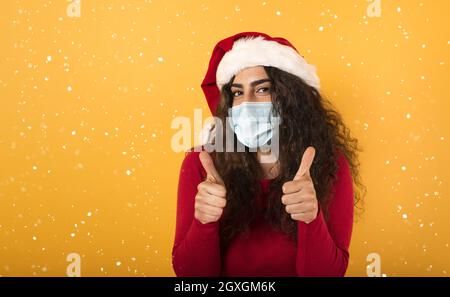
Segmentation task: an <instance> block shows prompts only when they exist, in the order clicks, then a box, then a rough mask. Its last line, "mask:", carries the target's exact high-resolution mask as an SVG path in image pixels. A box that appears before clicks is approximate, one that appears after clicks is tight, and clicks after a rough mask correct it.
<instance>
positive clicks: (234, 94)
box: [233, 91, 241, 97]
mask: <svg viewBox="0 0 450 297" xmlns="http://www.w3.org/2000/svg"><path fill="white" fill-rule="evenodd" d="M237 93H241V91H236V92H233V97H236V96H239V95H236V94H237Z"/></svg>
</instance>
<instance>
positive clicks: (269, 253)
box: [172, 152, 353, 276]
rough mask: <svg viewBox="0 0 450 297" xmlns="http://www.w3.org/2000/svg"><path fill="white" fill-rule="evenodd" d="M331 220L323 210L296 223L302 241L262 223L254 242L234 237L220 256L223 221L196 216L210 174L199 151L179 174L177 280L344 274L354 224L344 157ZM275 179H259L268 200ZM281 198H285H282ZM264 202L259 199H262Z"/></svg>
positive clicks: (252, 232)
mask: <svg viewBox="0 0 450 297" xmlns="http://www.w3.org/2000/svg"><path fill="white" fill-rule="evenodd" d="M338 165H339V169H338V172H337V180H336V182H335V184H334V187H333V190H334V193H333V196H332V200H331V201H330V204H329V208H328V212H329V213H328V220H327V221H326V220H325V218H324V216H323V214H322V211H321V209H320V207H319V212H318V215H317V218H316V219H315V220H314V221H312V222H311V223H309V224H306V223H304V222H301V221H297V227H298V228H297V242H293V241H292V240H291V239H289V238H288V237H287V235H286V234H283V233H281V232H278V231H275V230H273V229H272V228H270V226H269V225H268V224H267V223H266V222H264V221H263V219H259V221H257V224H253V227H252V229H250V236H249V238H244V237H243V236H239V235H238V236H237V237H235V238H234V239H233V240H232V242H231V243H230V246H229V248H228V249H227V251H226V252H225V254H224V257H223V258H221V256H220V244H219V241H220V238H219V222H213V223H207V224H203V223H201V222H200V221H198V220H197V219H196V218H195V217H194V200H195V195H196V194H197V185H198V184H199V183H200V182H202V181H203V180H204V179H205V177H206V173H205V170H204V169H203V167H202V164H201V163H200V159H199V153H198V152H189V153H187V154H186V156H185V158H184V160H183V163H182V165H181V170H180V178H179V184H178V203H177V219H176V231H175V241H174V245H173V249H172V265H173V269H174V271H175V273H176V275H177V276H344V274H345V271H346V270H347V265H348V259H349V252H348V248H349V245H350V238H351V233H352V226H353V185H352V177H351V173H350V168H349V166H348V161H347V159H346V158H345V156H344V155H343V154H341V155H340V157H339V159H338ZM270 182H271V180H269V179H265V180H260V185H261V187H262V189H263V195H261V197H258V198H259V199H265V198H266V197H267V196H266V194H267V189H268V186H269V184H270ZM280 199H281V197H280ZM257 201H259V200H257Z"/></svg>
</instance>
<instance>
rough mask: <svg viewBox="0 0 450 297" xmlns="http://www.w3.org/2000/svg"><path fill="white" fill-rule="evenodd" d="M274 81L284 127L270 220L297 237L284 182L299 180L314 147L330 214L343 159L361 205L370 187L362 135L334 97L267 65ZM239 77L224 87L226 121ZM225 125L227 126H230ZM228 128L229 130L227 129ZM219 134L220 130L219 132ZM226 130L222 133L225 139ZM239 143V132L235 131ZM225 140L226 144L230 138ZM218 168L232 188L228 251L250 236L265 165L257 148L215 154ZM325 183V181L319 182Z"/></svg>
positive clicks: (224, 225)
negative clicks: (363, 172)
mask: <svg viewBox="0 0 450 297" xmlns="http://www.w3.org/2000/svg"><path fill="white" fill-rule="evenodd" d="M264 69H265V71H266V73H267V75H268V77H269V79H270V81H271V84H272V87H271V88H270V91H271V96H272V103H273V107H274V110H275V112H276V113H277V114H278V115H279V116H280V117H281V122H280V126H279V156H278V162H279V166H280V167H279V175H278V176H277V177H276V178H275V179H274V180H273V181H272V183H271V185H270V189H269V198H268V199H267V202H266V203H267V204H266V208H265V209H266V211H265V213H264V214H263V215H264V218H265V220H266V221H267V222H268V223H269V224H270V225H271V226H272V227H273V228H274V229H275V230H278V231H281V232H284V233H286V234H288V235H289V237H290V238H292V239H293V240H295V239H296V235H297V232H296V228H297V225H296V224H295V221H294V220H292V219H291V217H290V215H289V214H288V213H287V212H286V211H285V210H284V206H283V204H282V202H281V199H280V197H281V195H282V192H281V188H282V185H283V184H284V183H285V182H287V181H290V180H292V179H293V178H294V176H295V173H296V172H297V170H298V167H299V164H300V157H301V155H302V154H303V152H304V151H305V149H306V148H307V147H308V146H313V147H314V148H315V150H316V154H315V158H314V162H313V164H312V166H311V169H310V174H311V177H312V180H313V182H314V187H315V190H316V195H317V199H318V201H319V203H320V207H321V209H322V210H323V214H324V216H325V218H327V205H328V202H329V200H330V195H331V194H330V191H331V189H332V186H333V182H334V181H335V180H336V172H337V169H338V164H337V157H338V154H339V153H340V152H341V153H343V154H344V155H345V157H346V159H347V161H348V163H349V167H350V170H351V174H352V178H353V183H354V184H355V185H356V189H354V193H355V197H354V201H355V206H356V208H358V209H360V210H361V209H362V208H361V207H359V205H360V204H361V203H362V198H363V197H364V195H365V186H364V185H363V184H362V182H361V179H360V175H359V162H358V151H362V150H361V148H359V146H358V141H357V139H355V138H353V137H351V135H350V130H349V129H348V128H347V127H346V126H345V124H344V122H343V119H342V117H341V116H340V115H339V113H338V112H336V111H335V108H334V107H333V105H332V104H331V102H329V101H328V100H326V99H324V98H323V97H322V96H321V94H320V93H319V92H318V91H317V90H316V89H315V88H314V87H311V86H309V85H308V84H306V83H305V81H304V80H302V79H301V78H299V77H297V76H295V75H292V74H290V73H288V72H285V71H283V70H280V69H278V68H275V67H271V66H264ZM234 78H235V77H234V76H233V77H232V78H231V79H230V81H229V82H228V83H227V84H225V85H224V86H223V87H222V90H221V99H220V102H219V104H218V107H217V110H216V117H217V118H219V119H220V120H221V121H222V123H226V117H227V116H228V109H229V108H230V107H231V106H232V102H233V94H232V92H231V84H232V83H233V81H234ZM224 126H225V125H224ZM224 129H225V128H224ZM216 132H217V131H216ZM225 134H226V133H222V135H224V137H225ZM234 138H235V143H236V135H235V134H234ZM224 143H225V142H224ZM211 156H212V158H213V160H214V163H215V166H216V169H217V171H218V173H219V174H220V176H221V177H222V179H223V181H224V183H225V187H226V189H227V197H226V199H227V206H226V207H225V209H224V212H223V214H222V217H221V220H220V238H221V246H222V249H221V250H222V252H224V250H226V248H227V246H228V244H229V243H230V241H231V240H232V239H233V238H234V237H235V236H236V235H237V234H239V233H240V232H244V233H246V234H248V231H249V227H250V226H251V224H252V222H253V220H254V219H255V218H256V216H257V214H256V209H255V199H256V197H257V195H259V193H260V191H261V189H260V188H259V186H258V179H260V178H261V176H262V168H261V166H260V163H259V162H258V160H257V156H256V153H255V152H249V150H248V148H246V150H245V152H227V151H224V152H218V151H216V152H213V153H212V154H211ZM318 181H320V182H318Z"/></svg>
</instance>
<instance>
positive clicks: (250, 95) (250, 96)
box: [243, 91, 256, 102]
mask: <svg viewBox="0 0 450 297" xmlns="http://www.w3.org/2000/svg"><path fill="white" fill-rule="evenodd" d="M254 101H256V97H255V94H253V92H248V91H247V92H245V93H244V100H243V102H254Z"/></svg>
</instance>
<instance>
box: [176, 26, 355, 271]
mask: <svg viewBox="0 0 450 297" xmlns="http://www.w3.org/2000/svg"><path fill="white" fill-rule="evenodd" d="M202 89H203V91H204V93H205V95H206V98H207V101H208V105H209V107H210V109H211V112H212V113H213V114H214V115H215V116H216V117H217V118H218V119H220V120H221V122H222V123H227V122H226V118H227V117H229V118H230V123H231V125H229V126H227V124H224V125H223V129H225V128H226V127H231V129H232V131H233V132H234V133H233V138H234V140H237V143H240V144H243V145H244V146H245V151H244V152H242V151H227V150H222V151H219V150H217V151H215V152H211V153H208V152H207V151H205V150H203V151H202V152H197V151H191V152H188V153H187V154H186V156H185V159H184V161H183V163H182V166H181V170H180V177H179V186H178V205H177V224H176V234H175V241H174V245H173V250H172V257H173V259H172V260H173V261H172V264H173V268H174V271H175V273H176V274H177V275H178V276H344V274H345V272H346V269H347V266H348V260H349V252H348V249H349V245H350V239H351V233H352V226H353V214H354V212H353V209H354V205H355V204H356V202H358V201H359V200H360V198H361V197H360V196H361V195H360V194H359V193H358V192H354V189H353V182H355V184H356V185H358V186H359V187H360V188H363V185H362V184H361V183H360V181H359V175H358V162H357V151H358V150H359V148H358V145H357V140H356V139H354V138H351V137H350V132H349V130H348V129H347V128H346V127H345V125H344V124H343V121H342V119H341V117H340V116H339V114H338V113H337V112H335V111H334V110H333V108H332V106H331V104H330V103H329V102H328V101H326V100H325V99H323V98H322V97H321V95H320V93H319V79H318V77H317V75H316V72H315V67H314V66H312V65H309V64H308V63H307V62H306V61H305V60H304V59H303V57H302V56H300V55H299V54H298V52H297V50H296V49H295V48H294V46H292V44H290V43H289V42H288V41H287V40H285V39H283V38H273V37H270V36H269V35H267V34H264V33H259V32H242V33H239V34H236V35H233V36H231V37H228V38H225V39H223V40H221V41H220V42H219V43H218V44H217V45H216V46H215V48H214V51H213V54H212V57H211V60H210V64H209V68H208V71H207V74H206V77H205V79H204V80H203V83H202ZM249 115H250V116H249ZM251 115H264V116H265V118H268V120H267V122H266V123H263V124H265V126H264V127H265V128H264V129H263V131H262V132H264V133H259V132H261V131H260V130H258V129H255V130H254V131H252V132H255V131H257V132H258V133H256V134H252V133H247V132H248V129H250V128H251V127H253V125H252V123H251V122H250V119H249V118H250V117H251ZM274 115H276V116H278V117H279V118H280V119H281V121H280V122H279V126H278V129H277V131H278V132H277V133H278V134H276V135H277V136H278V143H279V147H278V150H279V153H278V157H277V158H276V159H275V160H274V161H273V162H272V163H267V162H261V160H262V158H263V157H264V156H265V154H267V152H264V151H263V150H262V149H261V148H262V147H263V145H267V143H269V142H270V141H271V140H272V141H273V139H272V138H273V136H274V135H275V130H274V129H273V128H274V126H273V125H272V123H271V118H272V116H274ZM219 132H223V130H220V126H217V129H215V131H214V133H215V136H216V137H215V140H216V141H217V140H219V137H224V135H226V133H219Z"/></svg>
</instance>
